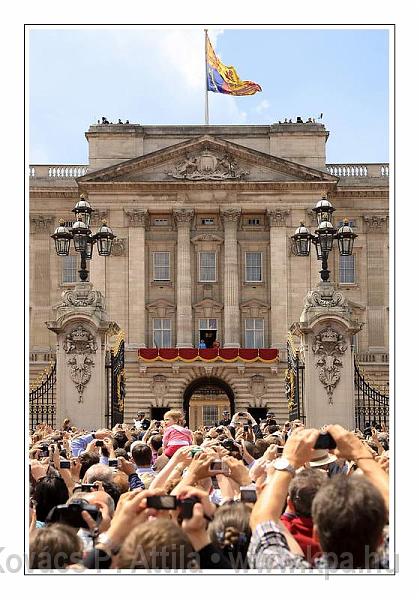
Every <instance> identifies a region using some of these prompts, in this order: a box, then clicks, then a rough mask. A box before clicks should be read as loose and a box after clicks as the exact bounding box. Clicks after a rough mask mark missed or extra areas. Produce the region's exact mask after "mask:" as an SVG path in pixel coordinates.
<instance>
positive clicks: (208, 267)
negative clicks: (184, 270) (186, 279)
mask: <svg viewBox="0 0 420 600" xmlns="http://www.w3.org/2000/svg"><path fill="white" fill-rule="evenodd" d="M198 261H199V268H198V270H199V281H210V282H212V281H216V252H199V253H198Z"/></svg>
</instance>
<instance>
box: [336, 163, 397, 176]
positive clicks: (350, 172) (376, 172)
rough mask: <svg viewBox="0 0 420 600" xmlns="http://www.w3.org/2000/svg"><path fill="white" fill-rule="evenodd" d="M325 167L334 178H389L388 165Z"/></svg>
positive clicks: (337, 165)
mask: <svg viewBox="0 0 420 600" xmlns="http://www.w3.org/2000/svg"><path fill="white" fill-rule="evenodd" d="M325 167H326V169H327V171H328V173H329V174H330V175H335V176H336V177H389V164H386V163H371V164H360V163H347V164H344V163H343V164H328V165H325Z"/></svg>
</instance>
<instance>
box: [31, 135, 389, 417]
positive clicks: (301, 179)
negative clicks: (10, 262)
mask: <svg viewBox="0 0 420 600" xmlns="http://www.w3.org/2000/svg"><path fill="white" fill-rule="evenodd" d="M328 136H329V132H328V131H327V130H326V129H325V127H324V125H322V124H319V123H305V124H298V123H287V124H286V123H284V124H283V123H282V124H280V123H279V124H273V125H269V126H165V127H163V126H162V127H158V126H141V125H128V124H127V125H94V126H91V127H90V128H89V131H88V132H87V133H86V138H87V141H88V144H89V163H88V164H87V165H69V166H65V165H31V167H30V350H31V357H30V365H31V377H32V378H33V377H35V375H36V373H37V372H38V371H39V370H40V369H43V368H44V367H45V364H46V362H47V361H48V360H50V359H52V358H53V357H54V353H55V339H54V335H53V334H52V333H51V332H50V331H49V330H48V329H47V328H46V326H45V322H46V321H48V320H50V319H51V307H52V306H53V305H55V304H57V303H58V302H59V300H60V296H61V294H62V292H63V290H66V289H68V288H69V287H70V288H71V287H72V286H74V282H75V280H77V268H78V263H77V260H78V258H76V257H75V256H69V257H68V258H67V257H66V258H64V259H63V258H62V257H58V256H56V254H55V251H54V242H53V240H52V239H51V238H50V235H51V233H52V232H53V231H54V228H55V227H56V226H57V224H58V221H59V219H64V220H65V221H66V222H69V221H71V217H72V213H71V210H72V209H73V207H74V205H75V203H76V201H77V199H78V197H79V195H80V194H81V193H83V194H85V196H86V197H87V198H88V199H89V202H90V203H91V205H92V206H93V208H94V209H95V213H94V215H93V229H94V230H96V226H99V225H100V224H101V222H102V219H106V220H107V222H108V224H109V225H110V226H111V227H112V229H113V231H114V233H115V234H116V235H117V238H116V240H115V241H114V246H113V252H112V255H111V256H110V257H109V258H103V257H100V256H98V255H97V253H96V250H94V256H93V259H92V260H91V261H90V263H89V269H90V282H91V283H92V284H93V287H94V289H97V290H99V291H101V292H102V293H103V294H104V296H105V298H106V309H107V312H108V315H109V318H110V319H112V321H115V322H117V323H118V324H119V325H120V327H121V328H122V329H123V330H124V331H125V342H126V379H127V382H126V393H127V395H126V414H125V416H126V419H130V418H132V417H133V415H134V414H135V412H136V411H137V410H138V409H139V408H141V407H143V408H145V409H146V410H147V412H149V414H150V412H151V414H152V415H153V416H159V415H160V414H161V413H162V410H163V408H164V407H166V406H171V407H184V409H185V410H186V412H187V414H188V415H189V418H190V421H191V423H193V424H198V423H200V422H203V420H204V422H212V421H214V420H215V419H217V418H219V416H220V414H221V411H222V409H223V408H225V407H226V408H229V409H230V410H233V409H235V410H240V409H248V408H252V409H253V410H256V409H261V410H263V409H264V407H266V408H267V407H268V408H270V409H272V410H274V411H275V413H276V414H277V416H278V417H279V418H286V416H287V402H286V399H285V390H284V371H285V368H286V341H287V336H288V330H289V327H290V326H291V324H292V323H293V322H295V321H297V320H298V319H299V316H300V313H301V311H302V307H303V300H304V297H305V295H306V293H307V291H308V290H309V289H312V288H313V287H314V286H315V285H316V283H317V282H318V281H319V270H320V263H319V262H318V261H317V259H316V253H315V252H314V249H313V250H312V252H311V256H310V258H306V259H305V258H300V257H297V256H294V255H293V254H292V251H291V246H290V236H291V235H292V234H293V233H294V231H295V229H296V227H297V226H298V225H299V223H300V222H301V221H303V222H304V223H305V224H306V226H308V227H310V228H311V230H312V231H314V229H315V220H314V216H313V213H312V210H311V209H312V207H313V206H314V205H315V204H316V202H318V200H320V199H321V197H323V196H327V197H328V199H329V200H330V201H331V202H332V203H333V205H334V206H335V208H336V211H335V213H334V223H335V224H336V225H337V224H338V223H339V222H340V221H343V219H345V218H348V219H349V220H350V224H351V225H352V227H353V228H354V231H355V233H357V235H358V237H357V239H356V241H355V247H354V255H353V257H339V255H338V251H337V250H334V251H333V253H332V254H331V255H330V259H329V268H330V270H331V279H332V281H334V282H335V283H336V284H337V286H338V287H339V288H340V290H342V291H343V292H344V293H345V295H346V297H347V299H348V300H349V303H350V305H351V308H352V310H353V314H354V317H355V318H356V319H358V320H359V321H362V322H363V323H364V327H363V329H362V330H361V332H360V333H359V334H358V336H357V338H356V339H355V340H354V344H355V351H356V352H357V355H358V357H359V362H360V364H361V365H362V367H364V369H365V372H366V373H368V374H369V376H370V379H371V380H372V381H374V382H375V383H376V384H380V385H386V383H387V381H388V294H389V292H388V248H389V244H388V203H389V185H388V165H385V164H364V163H360V164H348V165H327V164H326V159H325V155H326V152H325V149H326V143H327V139H328ZM215 339H216V340H217V341H218V342H219V343H220V346H221V348H223V349H235V348H242V349H243V348H267V349H268V348H274V349H278V357H277V358H276V359H275V360H270V361H263V360H260V359H259V358H258V359H256V360H252V361H246V360H245V361H244V360H239V359H236V360H225V359H222V358H220V357H218V358H217V359H215V360H205V359H201V358H198V359H197V360H194V361H193V362H188V361H185V360H181V359H180V358H175V359H173V360H172V359H171V360H163V359H161V358H158V359H156V360H153V361H152V360H143V359H141V358H140V359H139V349H147V348H153V347H156V346H158V347H161V348H162V347H163V348H179V349H181V348H186V349H188V348H191V347H197V346H198V344H199V342H200V340H204V343H206V344H207V345H208V346H210V345H211V344H212V342H213V341H214V340H215ZM146 354H147V353H146ZM256 412H257V413H258V411H256Z"/></svg>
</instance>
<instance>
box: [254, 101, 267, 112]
mask: <svg viewBox="0 0 420 600" xmlns="http://www.w3.org/2000/svg"><path fill="white" fill-rule="evenodd" d="M270 106H271V104H270V103H269V101H268V100H261V102H260V103H259V104H257V106H256V107H255V110H256V111H257V113H262V112H263V111H265V110H267V108H269V107H270Z"/></svg>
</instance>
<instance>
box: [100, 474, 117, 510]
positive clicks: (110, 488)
mask: <svg viewBox="0 0 420 600" xmlns="http://www.w3.org/2000/svg"><path fill="white" fill-rule="evenodd" d="M102 486H103V488H104V492H106V493H107V494H108V495H109V496H111V498H112V499H113V501H114V505H115V508H117V504H118V500H119V499H120V496H121V492H120V490H119V489H118V486H116V485H115V483H113V482H110V481H103V482H102Z"/></svg>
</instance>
